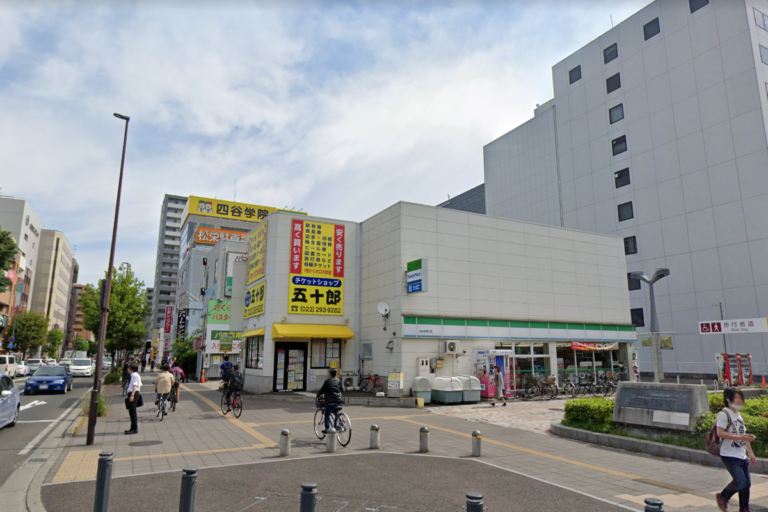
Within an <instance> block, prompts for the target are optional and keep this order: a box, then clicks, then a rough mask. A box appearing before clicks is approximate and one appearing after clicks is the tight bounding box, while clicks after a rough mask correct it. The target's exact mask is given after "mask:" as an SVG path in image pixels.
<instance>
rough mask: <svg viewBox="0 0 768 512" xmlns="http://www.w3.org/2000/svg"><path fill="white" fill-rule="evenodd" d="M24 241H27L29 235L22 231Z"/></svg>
mask: <svg viewBox="0 0 768 512" xmlns="http://www.w3.org/2000/svg"><path fill="white" fill-rule="evenodd" d="M24 241H25V242H28V241H29V235H28V234H26V233H24Z"/></svg>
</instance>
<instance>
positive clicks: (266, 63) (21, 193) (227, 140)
mask: <svg viewBox="0 0 768 512" xmlns="http://www.w3.org/2000/svg"><path fill="white" fill-rule="evenodd" d="M647 3H648V2H647V1H633V0H627V1H623V2H615V1H613V2H611V1H607V0H589V1H587V0H582V1H578V0H577V1H573V0H572V1H566V0H538V1H536V2H526V1H521V0H510V1H507V2H500V1H490V2H469V1H462V2H427V1H424V2H405V1H393V2H322V3H319V2H310V1H297V0H294V1H291V0H288V1H285V2H277V1H271V2H250V3H248V2H223V3H222V2H212V1H211V2H203V1H196V2H187V3H182V2H161V3H159V4H158V3H154V4H152V5H150V4H149V3H146V2H110V3H106V2H104V3H101V2H95V1H87V2H53V1H45V2H39V3H33V2H13V1H6V2H3V3H2V4H0V187H2V194H5V195H13V196H16V197H22V198H25V199H27V200H29V201H30V202H31V204H32V206H33V208H34V209H35V210H36V211H37V213H38V214H39V215H40V217H41V218H42V221H43V227H45V228H50V229H59V230H61V231H64V232H65V233H66V234H67V236H68V238H69V240H70V243H71V244H73V245H74V246H76V247H77V250H76V257H77V259H78V261H79V262H80V281H81V282H95V281H96V280H97V279H98V278H99V277H100V276H101V275H102V274H103V272H104V269H105V268H106V265H107V261H108V255H109V238H110V235H111V222H112V215H113V212H114V198H115V192H116V186H117V172H118V170H119V158H120V149H121V143H122V129H123V125H122V123H121V122H120V121H118V120H117V119H114V118H113V117H112V113H113V112H120V113H123V114H126V115H130V116H131V126H130V132H129V136H128V151H127V156H126V176H125V186H124V192H123V203H122V209H121V220H120V228H119V233H118V252H117V255H116V260H117V261H118V262H121V261H128V262H131V263H132V264H133V266H134V269H135V270H136V271H137V272H138V274H139V276H140V277H141V278H142V279H144V281H145V282H146V283H147V284H150V285H151V283H152V281H153V278H154V276H153V273H154V262H155V249H156V243H157V236H158V233H157V230H158V222H159V210H160V203H161V200H162V196H163V194H165V193H174V194H181V195H188V194H195V195H203V196H213V197H221V198H229V199H231V198H232V197H233V195H234V193H235V181H237V198H238V200H240V201H245V202H252V203H256V204H264V205H270V206H276V207H283V206H289V207H296V208H304V210H306V211H309V212H310V213H313V214H317V215H322V216H325V217H332V218H341V219H349V220H358V221H359V220H363V219H365V218H367V217H369V216H370V215H372V214H374V213H376V212H378V211H380V210H382V209H384V208H386V207H387V206H389V205H391V204H392V203H395V202H396V201H399V200H408V201H414V202H418V203H424V204H437V203H439V202H441V201H443V200H444V199H446V198H447V195H448V194H451V195H455V194H458V193H460V192H462V191H464V190H466V189H468V188H470V187H473V186H475V185H477V184H479V183H482V181H483V162H482V147H483V145H485V144H487V143H488V142H490V141H491V140H493V139H495V138H497V137H499V136H500V135H502V134H504V133H506V132H507V131H509V130H510V129H512V128H514V127H515V126H517V125H518V124H520V123H521V122H523V121H525V120H527V119H529V118H530V117H532V115H533V114H532V112H533V108H534V107H535V105H536V103H543V102H545V101H547V100H548V99H550V98H551V96H552V85H551V66H552V65H553V64H555V63H556V62H558V61H559V60H561V59H562V58H564V57H565V56H567V55H568V54H569V53H571V52H573V51H574V50H576V49H578V48H579V47H581V46H583V45H585V44H586V43H588V42H589V41H590V40H592V39H594V38H595V37H597V36H599V35H600V34H601V33H603V32H604V31H606V30H608V29H609V28H610V27H611V21H610V17H609V15H612V16H613V21H614V22H615V23H618V22H619V21H621V20H623V19H625V18H626V17H627V16H629V15H630V14H632V13H633V12H636V11H637V10H639V9H640V8H641V7H642V6H643V5H645V4H647Z"/></svg>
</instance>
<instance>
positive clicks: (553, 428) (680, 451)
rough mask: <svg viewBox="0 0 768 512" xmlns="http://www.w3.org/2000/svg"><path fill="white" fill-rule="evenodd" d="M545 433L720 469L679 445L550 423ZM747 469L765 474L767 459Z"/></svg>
mask: <svg viewBox="0 0 768 512" xmlns="http://www.w3.org/2000/svg"><path fill="white" fill-rule="evenodd" d="M549 431H550V432H552V434H554V435H556V436H559V437H564V438H566V439H573V440H575V441H582V442H584V443H590V444H595V445H598V446H604V447H606V448H615V449H618V450H624V451H628V452H633V453H642V454H645V455H652V456H654V457H663V458H666V459H673V460H679V461H681V462H689V463H692V464H699V465H702V466H711V467H715V468H722V467H724V466H723V463H722V461H721V460H720V459H719V458H717V457H713V456H712V455H710V454H709V453H707V452H705V451H704V450H694V449H691V448H683V447H682V446H674V445H671V444H663V443H657V442H655V441H646V440H644V439H636V438H634V437H624V436H617V435H614V434H602V433H599V432H590V431H589V430H583V429H580V428H574V427H567V426H565V425H563V424H562V423H560V422H552V423H551V424H550V426H549ZM750 469H751V471H753V472H755V473H763V474H768V459H762V458H758V459H757V464H755V465H754V466H751V467H750Z"/></svg>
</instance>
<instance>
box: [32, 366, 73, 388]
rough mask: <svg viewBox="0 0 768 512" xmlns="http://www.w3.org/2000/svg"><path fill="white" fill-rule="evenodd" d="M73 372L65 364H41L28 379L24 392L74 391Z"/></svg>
mask: <svg viewBox="0 0 768 512" xmlns="http://www.w3.org/2000/svg"><path fill="white" fill-rule="evenodd" d="M72 383H73V379H72V374H71V373H69V372H68V371H67V369H66V368H65V367H63V366H41V367H40V368H38V369H37V371H35V373H33V374H32V376H31V377H30V378H29V379H27V382H26V384H25V385H24V394H25V395H29V394H30V393H37V392H43V391H59V392H61V393H66V392H67V391H72Z"/></svg>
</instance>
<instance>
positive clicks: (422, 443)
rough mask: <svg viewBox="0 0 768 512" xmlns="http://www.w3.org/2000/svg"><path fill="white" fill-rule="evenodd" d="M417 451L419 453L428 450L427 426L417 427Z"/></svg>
mask: <svg viewBox="0 0 768 512" xmlns="http://www.w3.org/2000/svg"><path fill="white" fill-rule="evenodd" d="M419 451H420V452H421V453H427V452H429V429H428V428H427V427H421V428H420V429H419Z"/></svg>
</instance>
